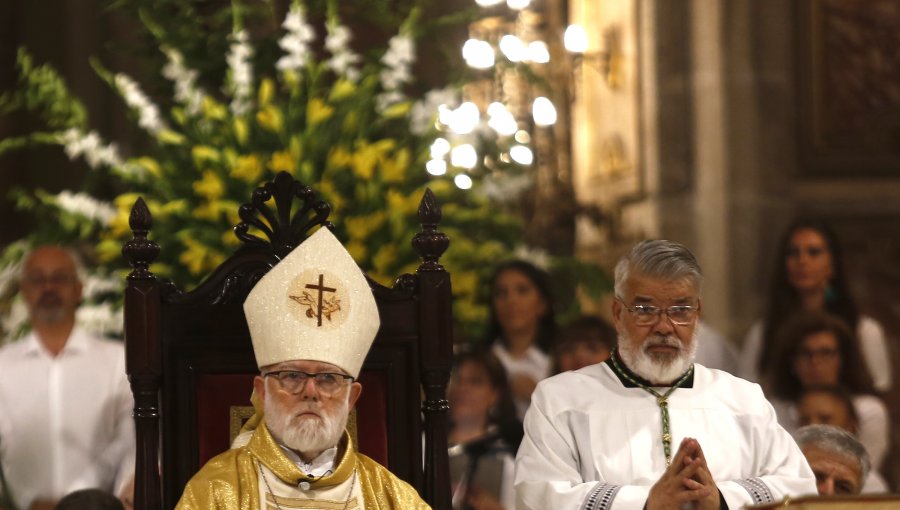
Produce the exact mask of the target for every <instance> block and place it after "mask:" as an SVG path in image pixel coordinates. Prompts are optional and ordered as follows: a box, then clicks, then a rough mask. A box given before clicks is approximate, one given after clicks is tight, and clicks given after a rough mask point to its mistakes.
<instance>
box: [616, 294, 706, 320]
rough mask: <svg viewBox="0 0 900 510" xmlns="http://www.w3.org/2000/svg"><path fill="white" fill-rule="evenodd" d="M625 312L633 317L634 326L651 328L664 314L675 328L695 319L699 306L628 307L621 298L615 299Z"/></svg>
mask: <svg viewBox="0 0 900 510" xmlns="http://www.w3.org/2000/svg"><path fill="white" fill-rule="evenodd" d="M616 299H617V300H618V301H619V302H620V303H622V306H624V307H625V309H626V310H628V311H629V312H631V315H632V316H633V317H634V324H635V325H636V326H653V325H654V324H656V323H657V322H659V319H660V316H661V315H662V314H664V313H665V314H666V317H668V318H669V321H670V322H671V323H672V324H675V325H676V326H687V325H689V324H691V323H693V322H694V320H696V319H697V311H698V310H700V307H699V306H693V305H673V306H669V307H666V308H660V307H658V306H653V305H634V306H628V305H626V304H625V301H623V300H622V298H618V297H617V298H616Z"/></svg>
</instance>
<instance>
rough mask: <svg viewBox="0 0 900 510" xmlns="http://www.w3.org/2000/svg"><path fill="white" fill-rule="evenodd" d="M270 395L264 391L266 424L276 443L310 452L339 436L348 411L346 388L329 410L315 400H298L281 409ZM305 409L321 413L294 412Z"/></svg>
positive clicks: (327, 445)
mask: <svg viewBox="0 0 900 510" xmlns="http://www.w3.org/2000/svg"><path fill="white" fill-rule="evenodd" d="M271 395H272V394H271V393H269V392H267V393H266V398H265V401H264V409H265V416H266V425H267V427H268V428H269V432H270V433H271V434H272V436H273V437H274V438H275V439H276V440H277V441H278V442H279V443H281V444H283V445H284V446H287V447H288V448H290V449H292V450H296V451H298V452H301V453H313V452H321V451H324V450H327V449H329V448H331V447H332V446H335V445H337V444H338V441H340V440H341V436H342V435H343V434H344V429H345V428H346V427H347V417H348V416H349V415H350V392H349V391H348V392H347V398H346V399H344V400H343V402H341V403H340V406H339V407H338V408H337V409H336V410H335V411H334V412H333V413H331V414H329V413H326V412H324V411H323V409H322V406H321V405H320V404H319V403H317V402H301V403H300V404H298V405H297V406H295V407H294V408H293V409H282V408H281V407H279V405H278V403H277V402H275V399H273V398H271ZM306 410H311V411H315V412H316V413H317V414H320V417H319V418H314V417H308V416H307V417H299V416H297V414H298V413H301V412H303V411H306Z"/></svg>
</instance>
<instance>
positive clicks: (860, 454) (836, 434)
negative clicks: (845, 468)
mask: <svg viewBox="0 0 900 510" xmlns="http://www.w3.org/2000/svg"><path fill="white" fill-rule="evenodd" d="M794 440H795V441H797V445H798V446H800V448H801V449H802V448H803V447H804V446H814V447H816V448H819V449H821V450H825V451H826V452H829V453H833V454H835V455H840V456H843V457H848V458H851V459H855V460H856V461H857V462H859V481H860V485H861V484H862V482H863V481H864V480H865V479H866V477H867V476H868V475H869V470H870V469H871V468H872V462H871V461H870V460H869V453H868V452H866V447H865V446H863V445H862V443H860V442H859V440H858V439H856V438H855V437H853V434H851V433H849V432H847V431H846V430H844V429H839V428H837V427H834V426H831V425H807V426H805V427H801V428H800V429H798V430H797V431H796V432H794Z"/></svg>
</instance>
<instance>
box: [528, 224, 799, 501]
mask: <svg viewBox="0 0 900 510" xmlns="http://www.w3.org/2000/svg"><path fill="white" fill-rule="evenodd" d="M702 279H703V277H702V273H701V271H700V266H699V264H697V261H696V259H695V258H694V256H693V254H691V252H690V251H689V250H688V249H687V248H685V247H684V246H682V245H680V244H678V243H675V242H672V241H664V240H656V241H644V242H642V243H639V244H638V245H636V246H635V247H634V248H633V249H632V250H631V252H630V253H628V254H627V255H626V256H625V257H624V258H623V259H622V260H620V261H619V263H618V264H617V266H616V270H615V294H616V299H615V300H614V301H613V303H612V314H613V319H614V321H615V325H616V330H617V332H618V336H619V339H618V346H617V348H616V349H615V350H614V351H613V353H612V356H611V357H610V358H609V359H608V360H607V361H605V362H603V363H598V364H596V365H591V366H588V367H585V368H582V369H580V370H577V371H573V372H565V373H562V374H559V375H557V376H555V377H552V378H550V379H546V380H544V381H543V382H541V383H540V384H539V385H538V387H537V389H536V390H535V393H534V395H533V396H532V399H531V407H530V408H529V410H528V413H527V414H526V415H525V424H524V425H525V438H524V439H523V441H522V445H521V446H520V447H519V453H518V456H517V458H516V481H515V485H516V495H517V505H516V508H518V509H535V510H537V509H546V508H560V509H562V508H573V509H574V508H579V509H607V508H616V509H647V510H657V509H672V510H680V509H682V508H698V509H704V510H706V509H712V510H715V509H726V508H731V509H734V510H737V509H738V508H742V507H743V506H745V505H751V504H759V503H766V502H773V501H777V500H780V499H782V498H784V497H786V496H793V495H797V496H799V495H803V494H809V493H810V492H811V490H813V489H814V488H815V477H814V476H813V473H812V471H811V470H810V468H809V466H808V465H807V463H806V461H805V460H804V457H803V454H802V453H801V452H800V449H799V448H798V447H797V445H796V444H795V443H794V441H793V440H792V439H791V436H790V435H789V434H788V433H787V432H785V430H784V429H782V428H781V427H780V426H779V425H778V423H777V420H776V417H775V412H774V410H773V409H772V406H771V405H770V404H769V403H768V401H766V399H765V397H764V396H763V393H762V390H761V389H760V387H759V386H758V385H756V384H753V383H749V382H747V381H744V380H742V379H738V378H736V377H734V376H732V375H730V374H728V373H727V372H723V371H720V370H715V369H709V368H706V367H703V366H701V365H697V364H695V363H693V359H694V354H695V352H696V349H697V340H696V328H697V322H698V320H699V316H700V312H701V310H702V302H701V299H700V285H701V282H702Z"/></svg>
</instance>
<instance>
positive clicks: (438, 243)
mask: <svg viewBox="0 0 900 510" xmlns="http://www.w3.org/2000/svg"><path fill="white" fill-rule="evenodd" d="M440 221H441V206H440V205H439V204H438V202H437V198H435V196H434V193H433V192H432V191H431V189H430V188H426V189H425V196H423V197H422V201H421V202H419V222H420V223H421V224H422V231H421V232H419V233H417V234H416V235H415V237H413V240H412V245H413V249H415V250H416V253H418V254H419V257H421V258H422V264H421V265H419V269H418V271H443V270H444V267H443V266H442V265H440V264H439V263H438V259H440V258H441V255H443V254H444V252H445V251H447V247H449V246H450V239H449V238H448V237H447V236H446V235H445V234H444V233H443V232H440V231H438V229H437V227H438V223H440Z"/></svg>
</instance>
